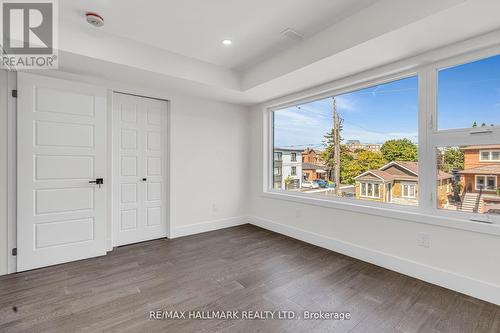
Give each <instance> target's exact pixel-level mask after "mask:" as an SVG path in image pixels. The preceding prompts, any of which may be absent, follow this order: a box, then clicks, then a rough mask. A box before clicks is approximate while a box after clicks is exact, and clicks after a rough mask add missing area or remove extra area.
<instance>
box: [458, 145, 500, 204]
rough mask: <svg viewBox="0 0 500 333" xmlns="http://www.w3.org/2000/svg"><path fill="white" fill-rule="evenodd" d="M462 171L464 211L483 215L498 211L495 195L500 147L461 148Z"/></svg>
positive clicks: (499, 173) (497, 198)
mask: <svg viewBox="0 0 500 333" xmlns="http://www.w3.org/2000/svg"><path fill="white" fill-rule="evenodd" d="M461 149H462V150H463V152H464V169H463V170H461V171H460V172H459V173H460V183H461V184H462V193H461V202H462V204H461V206H460V207H459V208H460V209H461V210H464V211H473V212H479V213H484V212H487V211H489V210H490V209H500V197H499V196H498V195H497V189H498V188H499V177H500V145H478V146H466V147H462V148H461Z"/></svg>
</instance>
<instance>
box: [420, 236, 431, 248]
mask: <svg viewBox="0 0 500 333" xmlns="http://www.w3.org/2000/svg"><path fill="white" fill-rule="evenodd" d="M417 246H420V247H425V248H430V247H431V236H430V235H429V234H425V233H423V232H419V233H418V234H417Z"/></svg>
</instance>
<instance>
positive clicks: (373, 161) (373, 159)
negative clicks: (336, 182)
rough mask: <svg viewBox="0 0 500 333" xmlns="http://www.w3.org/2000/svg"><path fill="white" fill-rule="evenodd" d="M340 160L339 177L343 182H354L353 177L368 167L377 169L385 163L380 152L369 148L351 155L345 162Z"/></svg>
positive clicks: (368, 168)
mask: <svg viewBox="0 0 500 333" xmlns="http://www.w3.org/2000/svg"><path fill="white" fill-rule="evenodd" d="M342 162H343V163H342V168H341V178H342V182H343V183H345V184H354V177H356V176H359V175H360V174H362V173H363V172H365V171H368V170H370V169H379V168H380V167H382V166H383V165H384V164H386V163H387V162H386V160H385V159H384V156H383V155H382V154H381V153H379V152H373V151H369V150H363V151H361V152H359V153H358V154H357V155H356V156H355V157H352V156H351V159H350V160H348V159H346V160H345V163H344V160H343V161H342Z"/></svg>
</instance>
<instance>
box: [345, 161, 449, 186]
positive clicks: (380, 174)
mask: <svg viewBox="0 0 500 333" xmlns="http://www.w3.org/2000/svg"><path fill="white" fill-rule="evenodd" d="M392 167H399V168H400V169H403V170H404V172H403V173H401V171H400V172H393V171H395V170H394V169H392ZM369 174H372V175H374V176H376V177H377V178H379V179H381V180H384V181H390V180H407V181H415V182H416V181H418V162H408V161H392V162H389V163H387V164H386V165H384V166H382V167H381V168H380V169H378V170H368V171H366V172H364V173H362V174H361V175H359V176H357V177H354V179H358V178H361V177H366V176H367V175H369ZM452 177H453V176H452V175H450V174H449V173H446V172H444V171H441V170H439V171H438V180H442V179H448V178H452Z"/></svg>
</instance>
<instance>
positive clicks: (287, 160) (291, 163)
mask: <svg viewBox="0 0 500 333" xmlns="http://www.w3.org/2000/svg"><path fill="white" fill-rule="evenodd" d="M273 160H274V162H273V163H274V166H273V170H274V171H273V184H274V188H275V189H296V188H300V187H301V184H302V177H301V176H302V149H289V148H274V158H273ZM288 178H290V180H291V182H290V184H288V185H286V184H285V183H286V180H287V179H288Z"/></svg>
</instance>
